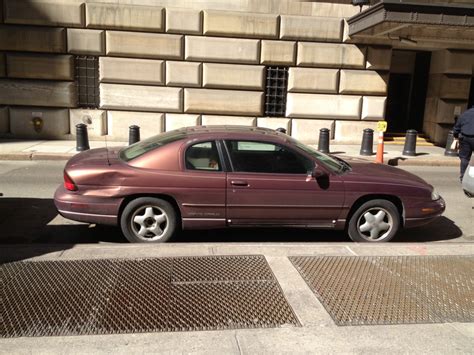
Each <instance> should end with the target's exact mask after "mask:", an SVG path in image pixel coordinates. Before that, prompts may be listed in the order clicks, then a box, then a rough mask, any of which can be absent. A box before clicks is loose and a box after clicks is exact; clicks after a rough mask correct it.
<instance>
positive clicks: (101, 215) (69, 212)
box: [58, 210, 117, 218]
mask: <svg viewBox="0 0 474 355" xmlns="http://www.w3.org/2000/svg"><path fill="white" fill-rule="evenodd" d="M58 212H59V213H65V214H75V215H78V216H94V217H108V218H117V215H110V214H94V213H81V212H72V211H64V210H58Z"/></svg>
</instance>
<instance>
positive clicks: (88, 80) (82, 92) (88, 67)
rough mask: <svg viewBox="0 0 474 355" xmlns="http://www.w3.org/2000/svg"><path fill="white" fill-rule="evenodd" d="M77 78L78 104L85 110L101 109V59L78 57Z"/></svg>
mask: <svg viewBox="0 0 474 355" xmlns="http://www.w3.org/2000/svg"><path fill="white" fill-rule="evenodd" d="M75 77H76V85H77V104H78V106H79V107H84V108H98V107H99V100H100V95H99V59H98V58H97V57H91V56H76V60H75Z"/></svg>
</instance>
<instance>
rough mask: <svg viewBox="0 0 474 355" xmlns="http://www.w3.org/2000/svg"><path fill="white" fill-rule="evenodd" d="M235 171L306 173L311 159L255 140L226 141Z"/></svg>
mask: <svg viewBox="0 0 474 355" xmlns="http://www.w3.org/2000/svg"><path fill="white" fill-rule="evenodd" d="M225 144H226V147H227V150H228V152H229V155H230V159H231V161H232V166H233V168H234V171H239V172H252V173H274V174H306V173H307V172H308V171H310V170H311V165H312V164H311V161H309V160H308V159H306V158H304V157H303V156H301V155H299V154H297V153H295V152H293V151H291V150H289V149H288V148H286V147H284V146H281V145H278V144H273V143H268V142H255V141H237V140H235V141H234V140H230V141H226V143H225Z"/></svg>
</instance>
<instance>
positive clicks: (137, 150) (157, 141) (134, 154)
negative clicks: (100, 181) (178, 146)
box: [120, 131, 186, 161]
mask: <svg viewBox="0 0 474 355" xmlns="http://www.w3.org/2000/svg"><path fill="white" fill-rule="evenodd" d="M185 136H186V133H185V132H183V131H170V132H166V133H162V134H158V135H157V136H153V137H150V138H148V139H145V140H143V141H140V142H137V143H135V144H132V145H131V146H129V147H127V148H124V149H122V150H121V151H120V159H122V160H124V161H130V160H132V159H135V158H138V157H140V156H142V155H143V154H145V153H148V152H149V151H152V150H154V149H157V148H160V147H162V146H164V145H166V144H168V143H172V142H175V141H178V140H180V139H183V138H184V137H185Z"/></svg>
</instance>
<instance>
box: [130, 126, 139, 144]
mask: <svg viewBox="0 0 474 355" xmlns="http://www.w3.org/2000/svg"><path fill="white" fill-rule="evenodd" d="M139 141H140V127H138V126H135V125H133V126H130V127H129V131H128V145H132V144H134V143H137V142H139Z"/></svg>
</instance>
